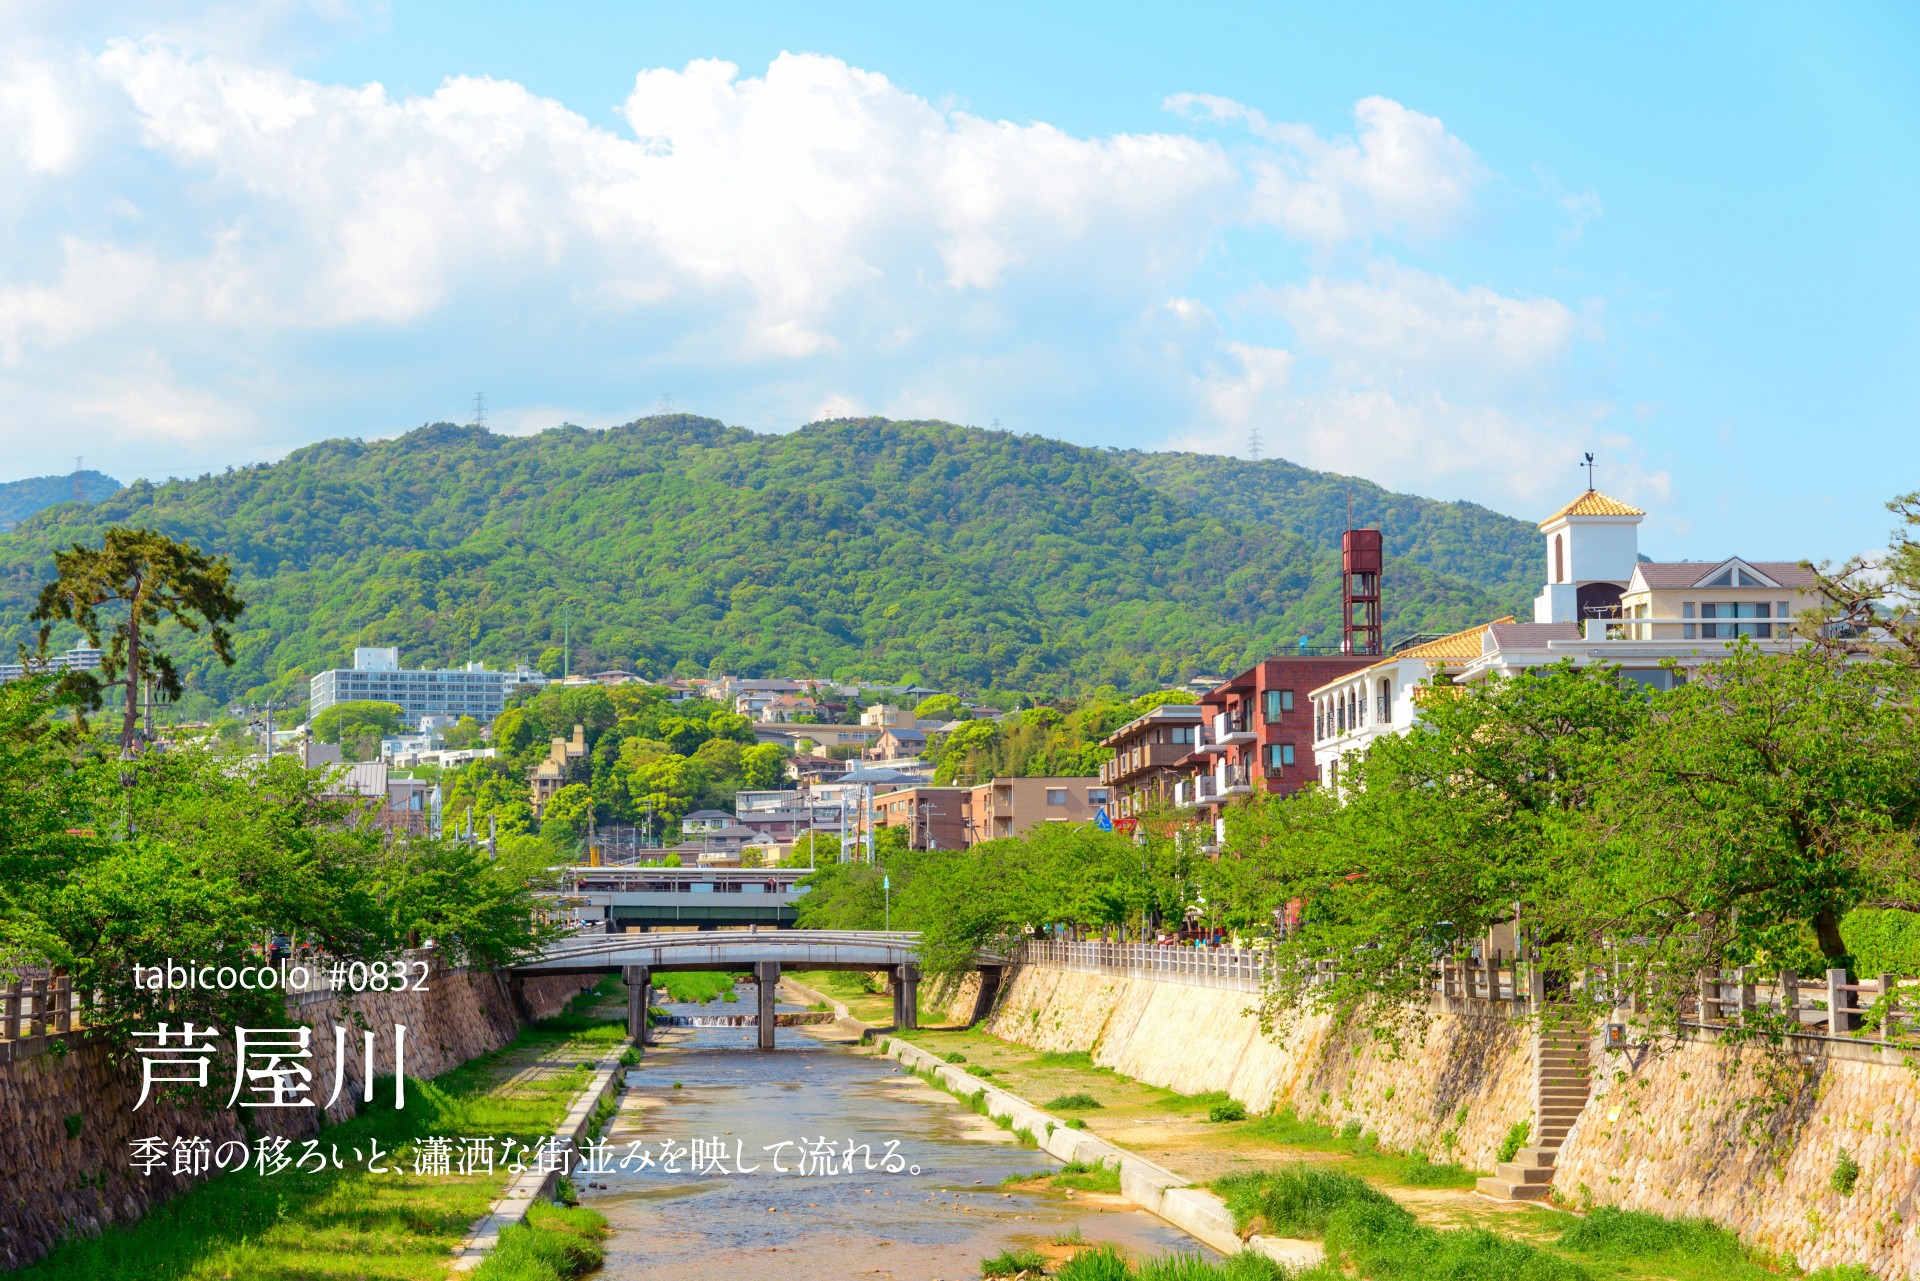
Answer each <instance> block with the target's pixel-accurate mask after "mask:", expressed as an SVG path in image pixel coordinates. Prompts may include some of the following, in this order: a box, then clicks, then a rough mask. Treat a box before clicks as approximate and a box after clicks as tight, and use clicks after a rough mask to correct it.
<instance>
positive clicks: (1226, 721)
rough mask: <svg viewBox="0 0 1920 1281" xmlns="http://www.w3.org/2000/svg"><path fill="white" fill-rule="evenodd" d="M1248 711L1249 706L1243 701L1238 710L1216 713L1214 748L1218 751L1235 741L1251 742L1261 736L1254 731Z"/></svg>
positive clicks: (1214, 718) (1214, 719) (1214, 720)
mask: <svg viewBox="0 0 1920 1281" xmlns="http://www.w3.org/2000/svg"><path fill="white" fill-rule="evenodd" d="M1248 711H1249V706H1248V705H1247V704H1244V703H1243V704H1241V706H1240V710H1239V711H1237V712H1216V713H1214V717H1213V747H1212V750H1214V751H1216V752H1217V751H1221V750H1224V749H1225V748H1227V747H1230V746H1232V745H1233V744H1235V743H1251V742H1253V740H1254V739H1256V738H1258V737H1259V735H1257V734H1255V733H1254V731H1253V725H1252V724H1251V721H1250V719H1249V716H1248Z"/></svg>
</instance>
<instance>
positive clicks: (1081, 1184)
mask: <svg viewBox="0 0 1920 1281" xmlns="http://www.w3.org/2000/svg"><path fill="white" fill-rule="evenodd" d="M1053 1186H1054V1187H1056V1188H1072V1189H1073V1190H1074V1191H1075V1192H1105V1193H1107V1194H1108V1195H1110V1196H1119V1195H1120V1167H1119V1166H1115V1165H1108V1164H1107V1163H1106V1162H1105V1161H1069V1162H1067V1163H1066V1164H1065V1165H1063V1166H1061V1167H1060V1172H1059V1173H1058V1174H1055V1175H1054V1176H1053Z"/></svg>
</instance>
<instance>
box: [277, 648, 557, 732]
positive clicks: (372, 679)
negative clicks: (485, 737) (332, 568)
mask: <svg viewBox="0 0 1920 1281" xmlns="http://www.w3.org/2000/svg"><path fill="white" fill-rule="evenodd" d="M546 683H547V678H546V677H544V676H542V675H541V674H540V673H538V672H536V671H533V670H531V669H529V668H527V667H525V666H524V665H523V666H520V667H516V668H514V669H513V670H512V671H510V672H496V671H491V670H489V669H488V668H487V666H486V664H484V663H468V664H467V665H466V666H465V667H457V668H419V669H406V668H402V667H401V666H400V651H399V650H398V649H396V648H393V647H390V646H389V647H362V648H360V649H356V650H354V651H353V666H352V667H350V668H344V667H336V668H329V669H328V670H326V671H324V672H318V673H316V674H315V675H314V677H313V679H312V680H311V681H310V682H308V685H307V716H308V718H309V719H311V718H313V717H315V716H318V715H319V714H320V713H321V712H324V711H326V710H327V709H328V708H329V707H332V706H333V705H334V704H335V703H356V702H362V701H369V702H375V703H394V704H396V705H398V706H399V708H400V715H401V718H402V719H403V720H405V721H406V722H407V723H408V724H409V725H417V724H419V723H420V719H421V718H422V717H424V716H447V717H452V718H453V719H454V720H458V719H459V718H460V717H462V716H471V717H473V719H475V720H476V721H479V722H480V723H481V724H482V725H484V724H486V723H487V722H489V721H491V720H493V718H494V717H496V716H498V715H499V714H500V713H501V711H502V710H503V709H504V708H505V707H506V705H507V696H508V695H509V694H511V693H512V692H513V691H514V690H516V689H518V688H519V687H520V686H522V685H544V684H546Z"/></svg>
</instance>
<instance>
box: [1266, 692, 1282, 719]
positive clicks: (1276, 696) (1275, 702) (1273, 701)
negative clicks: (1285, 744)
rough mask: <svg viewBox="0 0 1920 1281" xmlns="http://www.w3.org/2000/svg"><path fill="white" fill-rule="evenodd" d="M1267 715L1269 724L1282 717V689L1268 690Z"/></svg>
mask: <svg viewBox="0 0 1920 1281" xmlns="http://www.w3.org/2000/svg"><path fill="white" fill-rule="evenodd" d="M1266 716H1267V723H1268V724H1269V725H1271V724H1272V723H1273V722H1275V721H1277V720H1279V719H1280V691H1279V690H1277V689H1270V690H1268V691H1267V711H1266Z"/></svg>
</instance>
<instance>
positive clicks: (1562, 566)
mask: <svg viewBox="0 0 1920 1281" xmlns="http://www.w3.org/2000/svg"><path fill="white" fill-rule="evenodd" d="M1553 581H1554V582H1556V583H1564V582H1566V581H1567V536H1566V535H1565V534H1555V535H1554V536H1553Z"/></svg>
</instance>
